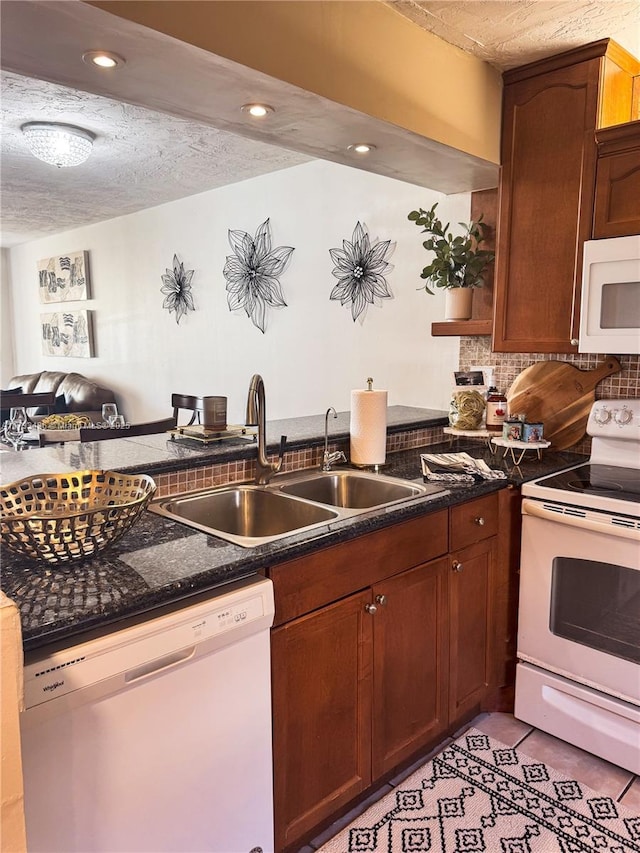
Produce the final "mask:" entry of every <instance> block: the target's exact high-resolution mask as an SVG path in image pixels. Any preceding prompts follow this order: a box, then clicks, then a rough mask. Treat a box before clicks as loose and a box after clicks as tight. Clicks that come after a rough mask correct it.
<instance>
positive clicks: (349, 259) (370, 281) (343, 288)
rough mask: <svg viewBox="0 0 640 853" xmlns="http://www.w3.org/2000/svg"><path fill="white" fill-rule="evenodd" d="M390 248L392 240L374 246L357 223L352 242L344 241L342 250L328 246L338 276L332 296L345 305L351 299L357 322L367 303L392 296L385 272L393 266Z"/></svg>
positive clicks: (352, 314)
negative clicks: (389, 259) (389, 256)
mask: <svg viewBox="0 0 640 853" xmlns="http://www.w3.org/2000/svg"><path fill="white" fill-rule="evenodd" d="M390 247H391V241H390V240H385V241H384V242H378V241H376V242H375V243H374V244H373V245H371V241H370V240H369V235H368V233H367V231H366V229H365V228H364V226H363V225H361V224H360V222H358V223H357V225H356V227H355V228H354V231H353V236H352V238H351V241H349V240H343V241H342V249H329V254H330V255H331V259H332V261H333V262H334V264H335V268H334V269H333V270H332V275H334V276H335V277H336V278H337V279H338V284H336V286H335V287H334V288H333V290H332V291H331V296H330V297H329V299H335V300H339V301H340V303H341V304H342V305H347V304H348V303H349V302H350V303H351V316H352V317H353V321H354V322H355V321H356V320H357V319H358V317H359V316H360V315H361V314H362V312H363V311H364V310H365V308H366V307H367V305H373V303H374V301H375V299H376V297H378V298H380V299H390V298H391V295H392V294H391V293H390V291H389V288H388V286H387V282H386V279H385V278H384V276H383V275H382V273H383V272H385V271H386V269H387V268H388V267H390V266H391V264H389V263H388V262H387V260H386V258H387V257H388V255H389V254H390V253H391V251H392V250H391V248H390ZM363 319H364V317H363Z"/></svg>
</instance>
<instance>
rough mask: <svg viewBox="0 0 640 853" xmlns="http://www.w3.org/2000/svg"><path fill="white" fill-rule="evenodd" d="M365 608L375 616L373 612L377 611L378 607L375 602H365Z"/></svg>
mask: <svg viewBox="0 0 640 853" xmlns="http://www.w3.org/2000/svg"><path fill="white" fill-rule="evenodd" d="M364 609H365V610H366V611H367V613H370V614H371V615H372V616H373V614H374V613H375V612H376V611H377V609H378V608H377V607H376V606H375V604H365V606H364Z"/></svg>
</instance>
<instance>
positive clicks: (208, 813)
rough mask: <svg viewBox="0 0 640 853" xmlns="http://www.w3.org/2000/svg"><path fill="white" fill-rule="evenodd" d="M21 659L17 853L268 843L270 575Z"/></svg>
mask: <svg viewBox="0 0 640 853" xmlns="http://www.w3.org/2000/svg"><path fill="white" fill-rule="evenodd" d="M256 578H258V576H253V577H252V578H247V579H244V580H241V581H236V582H233V583H230V584H227V585H225V586H223V587H221V588H219V589H218V590H216V591H215V594H214V592H212V593H211V594H210V595H209V597H206V598H205V599H204V600H203V598H202V596H201V597H200V598H199V599H198V603H196V604H192V605H188V606H185V607H183V608H181V609H175V610H173V611H170V612H161V615H157V616H155V617H153V616H150V618H148V619H146V620H144V621H139V622H138V623H136V624H130V625H129V626H128V627H123V628H122V629H121V630H115V631H114V632H112V633H109V634H106V635H105V636H101V637H98V638H96V639H91V640H89V641H87V642H84V643H81V644H77V645H74V646H67V647H65V648H63V649H61V650H53V648H54V647H51V648H50V649H49V650H46V649H45V650H40V651H39V652H34V653H32V654H31V655H29V656H27V659H26V661H25V706H26V707H25V711H24V712H23V713H22V715H21V717H22V726H21V734H22V752H23V769H24V786H25V814H26V824H27V845H28V850H29V853H36V851H47V853H53V851H60V853H63V852H64V853H72V851H77V853H89V851H102V853H116V852H117V851H120V852H121V853H138V852H139V851H149V853H160V851H175V853H196V851H206V853H250V851H253V853H257V851H264V853H271V851H273V795H272V752H271V676H270V651H269V649H270V646H269V628H270V626H271V624H272V623H273V615H274V605H273V586H272V584H271V581H269V580H266V579H264V578H258V579H257V580H256Z"/></svg>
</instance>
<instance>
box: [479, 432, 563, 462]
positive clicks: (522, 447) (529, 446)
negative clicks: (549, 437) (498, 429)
mask: <svg viewBox="0 0 640 853" xmlns="http://www.w3.org/2000/svg"><path fill="white" fill-rule="evenodd" d="M491 443H492V444H495V445H496V447H504V449H505V450H504V453H503V454H502V456H503V458H504V457H505V456H506V455H507V453H508V452H509V451H511V458H512V459H513V461H514V463H515V464H516V465H518V464H519V463H520V462H522V458H523V456H524V454H525V453H526V452H527V450H535V451H536V455H537V457H538V459H542V451H543V450H544V448H545V447H550V446H551V442H550V441H546V440H545V439H543V440H542V441H514V440H513V439H510V438H502V437H501V436H497V437H496V438H492V439H491ZM516 450H519V451H520V455H519V456H518V458H517V459H516V453H515V451H516Z"/></svg>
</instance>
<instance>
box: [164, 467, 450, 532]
mask: <svg viewBox="0 0 640 853" xmlns="http://www.w3.org/2000/svg"><path fill="white" fill-rule="evenodd" d="M443 491H444V490H443V489H441V488H440V487H437V486H434V485H422V484H420V483H414V482H410V481H409V480H402V479H399V478H396V477H387V476H384V475H381V474H371V473H366V472H362V471H352V470H336V471H327V472H325V471H317V470H316V471H298V472H295V473H293V474H281V475H279V476H276V477H274V479H273V480H272V481H271V482H270V483H269V484H268V485H266V486H256V485H249V484H233V485H229V486H221V487H218V488H211V489H205V490H202V491H199V492H190V493H188V494H185V495H178V496H175V497H168V498H160V499H158V500H156V501H153V502H152V503H151V504H149V509H150V510H151V511H152V512H155V513H157V514H158V515H162V516H165V517H167V518H170V519H172V520H173V521H178V522H181V523H182V524H186V525H187V526H189V527H194V528H196V529H197V530H202V531H204V532H205V533H210V534H212V535H214V536H219V537H220V538H222V539H226V540H228V541H229V542H233V543H235V544H236V545H241V546H242V547H244V548H251V547H255V546H256V545H262V544H264V543H266V542H273V541H275V540H277V539H282V538H283V537H285V536H291V535H292V534H294V533H299V532H301V531H306V530H311V529H313V528H316V527H320V526H322V525H325V524H329V523H330V522H332V521H338V520H340V519H343V518H349V517H352V516H355V515H359V514H361V513H364V512H367V511H369V510H371V509H375V508H379V507H386V506H391V505H393V504H397V503H400V502H403V501H407V500H411V499H412V498H417V497H423V496H426V495H432V496H434V497H435V496H436V495H438V494H441V493H442V492H443Z"/></svg>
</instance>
